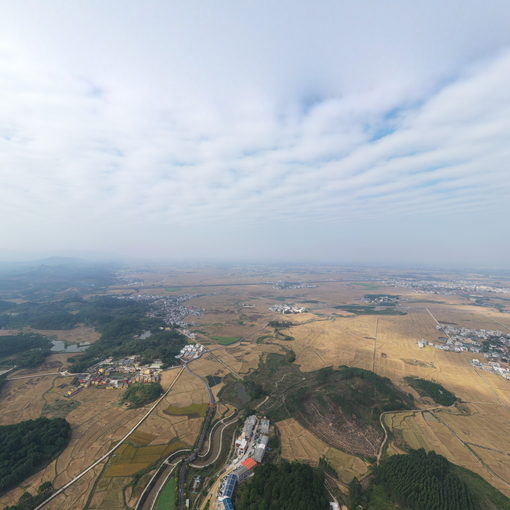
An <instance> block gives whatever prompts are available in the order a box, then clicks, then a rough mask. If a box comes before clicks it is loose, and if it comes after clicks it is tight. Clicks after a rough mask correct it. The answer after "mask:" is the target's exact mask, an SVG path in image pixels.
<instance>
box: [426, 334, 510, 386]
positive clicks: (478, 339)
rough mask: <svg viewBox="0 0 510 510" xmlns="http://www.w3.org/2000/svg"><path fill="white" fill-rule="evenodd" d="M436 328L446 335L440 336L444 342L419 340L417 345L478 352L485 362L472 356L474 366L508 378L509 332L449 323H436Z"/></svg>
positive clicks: (509, 356)
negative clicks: (464, 326)
mask: <svg viewBox="0 0 510 510" xmlns="http://www.w3.org/2000/svg"><path fill="white" fill-rule="evenodd" d="M436 328H437V329H438V330H439V331H441V332H443V333H445V335H446V336H445V337H443V338H440V340H442V341H443V342H444V343H434V342H427V341H426V340H420V341H419V342H418V347H420V348H421V349H422V348H424V347H425V346H427V345H428V346H431V347H434V348H436V349H439V350H442V351H451V352H476V353H480V354H481V355H483V358H485V360H486V362H482V361H481V360H480V359H478V358H474V359H473V360H472V361H471V364H472V365H473V366H474V367H476V368H479V369H481V370H485V371H487V372H492V373H493V374H496V375H499V376H501V377H504V378H505V379H507V380H510V364H509V361H510V334H508V333H503V332H502V331H497V330H489V329H470V328H463V327H457V326H452V325H450V324H438V325H437V326H436ZM480 357H481V356H480Z"/></svg>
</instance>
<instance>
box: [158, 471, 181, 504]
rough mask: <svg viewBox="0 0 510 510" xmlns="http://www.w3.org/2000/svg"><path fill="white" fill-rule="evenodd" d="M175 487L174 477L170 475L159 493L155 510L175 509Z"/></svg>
mask: <svg viewBox="0 0 510 510" xmlns="http://www.w3.org/2000/svg"><path fill="white" fill-rule="evenodd" d="M175 489H176V484H175V477H173V476H172V477H171V478H170V479H169V480H168V481H167V482H166V484H165V488H164V489H163V490H162V491H161V493H160V495H159V498H158V502H157V505H156V510H175Z"/></svg>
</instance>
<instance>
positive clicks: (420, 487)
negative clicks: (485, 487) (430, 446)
mask: <svg viewBox="0 0 510 510" xmlns="http://www.w3.org/2000/svg"><path fill="white" fill-rule="evenodd" d="M375 483H377V484H381V485H382V486H383V487H384V489H385V490H386V491H387V493H388V494H389V495H390V496H391V499H392V500H393V501H395V502H396V503H398V504H401V505H405V506H407V507H409V508H412V509H413V510H483V509H482V507H481V506H480V505H479V503H478V501H477V500H476V498H475V496H474V495H473V494H472V493H471V491H470V490H469V488H468V486H467V485H466V484H465V483H464V482H463V481H462V480H460V478H459V477H458V476H457V475H456V474H455V473H454V472H453V471H452V469H451V464H450V463H449V462H448V460H447V459H445V458H444V457H442V456H441V455H437V454H436V453H435V452H428V453H427V452H425V450H423V449H420V450H414V451H412V452H411V453H409V454H408V455H393V456H391V457H389V458H388V459H386V460H385V461H384V462H383V463H382V464H381V466H379V468H378V469H377V470H376V473H375Z"/></svg>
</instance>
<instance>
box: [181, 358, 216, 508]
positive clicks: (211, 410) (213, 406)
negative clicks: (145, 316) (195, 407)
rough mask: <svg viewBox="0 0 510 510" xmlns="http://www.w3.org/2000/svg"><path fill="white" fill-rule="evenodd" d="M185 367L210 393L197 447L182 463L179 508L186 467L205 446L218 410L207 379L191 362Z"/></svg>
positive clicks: (182, 497) (182, 506)
mask: <svg viewBox="0 0 510 510" xmlns="http://www.w3.org/2000/svg"><path fill="white" fill-rule="evenodd" d="M183 368H186V369H187V370H188V372H189V373H190V374H192V375H194V376H195V377H198V378H199V379H200V380H201V381H202V383H203V385H204V386H205V388H206V389H207V393H208V395H209V408H208V410H207V415H206V417H205V419H204V421H203V423H202V429H201V431H200V437H199V438H198V441H197V444H196V445H195V448H194V449H193V452H192V453H191V455H190V456H189V457H188V458H187V459H186V460H185V461H184V462H183V463H182V465H181V469H180V470H179V486H178V491H177V492H178V498H179V504H178V509H179V510H183V509H184V484H185V482H186V469H187V467H188V464H191V463H192V462H193V461H195V460H196V459H197V457H198V453H199V452H200V450H201V449H202V447H203V446H204V441H205V436H206V434H207V429H208V428H209V424H210V423H211V420H212V418H213V416H214V413H215V412H216V398H215V397H214V393H213V392H212V390H211V387H210V386H209V383H208V382H207V379H205V378H204V377H202V376H201V375H198V374H196V373H195V372H193V370H191V368H190V367H189V363H185V365H184V367H183Z"/></svg>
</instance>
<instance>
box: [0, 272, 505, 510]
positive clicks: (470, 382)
mask: <svg viewBox="0 0 510 510" xmlns="http://www.w3.org/2000/svg"><path fill="white" fill-rule="evenodd" d="M130 277H133V278H134V279H142V280H144V282H145V288H141V291H142V292H147V293H150V294H158V295H183V294H200V297H196V298H193V299H191V300H190V301H189V302H186V305H189V306H194V307H200V308H204V309H205V313H204V314H203V315H201V316H199V317H193V318H192V319H191V320H192V321H193V322H194V324H193V326H191V328H190V329H191V330H193V331H195V332H197V338H198V340H199V341H201V342H204V343H207V344H208V345H209V347H210V348H211V349H214V351H213V352H212V353H209V354H208V355H207V356H204V358H201V359H199V360H196V361H193V363H192V364H191V368H192V370H193V371H194V372H196V373H197V374H199V375H201V376H203V377H205V376H207V375H215V376H220V377H223V376H225V375H227V374H228V373H230V372H232V373H234V375H236V376H240V377H243V376H245V375H246V374H248V373H249V372H250V371H251V370H254V369H255V368H256V367H257V366H258V363H259V359H260V357H261V356H262V355H264V353H267V352H282V350H281V349H280V348H279V347H278V345H273V344H281V345H282V346H283V347H285V348H290V349H292V350H293V351H295V354H296V363H297V364H298V365H300V368H301V370H303V371H312V370H317V369H319V368H322V367H324V366H329V365H331V366H335V367H337V366H340V365H342V364H346V365H352V366H357V367H361V368H365V369H369V370H374V371H375V372H376V373H378V374H380V375H383V376H387V377H389V378H391V379H392V381H393V382H394V383H395V384H397V385H399V386H400V387H402V388H403V389H405V390H406V391H408V392H411V393H413V394H414V395H415V397H416V399H417V406H418V408H419V409H420V410H419V411H416V412H411V411H410V412H405V413H393V414H391V415H387V416H386V417H385V422H386V423H387V425H388V427H391V428H392V431H393V434H394V440H393V441H392V442H391V443H390V444H389V446H388V453H390V454H391V453H398V452H401V451H402V449H401V448H402V447H404V446H405V445H408V446H412V447H424V448H434V449H435V450H436V451H438V452H439V453H442V454H443V455H445V456H447V457H448V458H449V459H450V460H451V461H453V462H455V463H458V464H461V465H463V466H465V467H467V468H469V469H472V470H473V471H476V472H477V473H479V474H481V475H482V476H483V477H484V478H485V479H487V480H488V481H489V482H490V483H492V484H493V485H494V486H496V487H497V488H499V489H500V490H502V491H503V492H505V493H506V494H507V495H510V485H509V483H510V470H509V466H510V462H508V458H509V455H510V426H509V423H510V421H509V416H508V414H509V412H510V382H509V381H506V380H504V379H503V378H501V377H497V376H495V375H492V374H489V373H487V372H483V371H480V370H477V369H475V368H473V367H472V366H471V364H470V361H471V359H472V358H473V357H476V356H475V355H474V354H468V353H449V352H443V351H440V350H436V349H433V348H431V347H426V348H423V349H420V348H419V347H418V345H417V342H418V341H419V340H421V339H425V340H427V341H433V340H436V339H437V338H438V337H440V336H442V333H440V332H438V330H437V329H436V323H435V321H434V319H433V318H432V316H431V314H432V315H433V316H434V317H436V319H437V320H439V321H444V322H450V323H455V324H458V325H459V326H466V327H473V328H477V329H480V328H487V329H500V330H502V331H510V315H508V314H502V313H499V312H496V311H494V309H489V308H483V307H480V306H473V305H470V304H469V302H468V300H467V299H464V298H461V297H455V296H441V295H431V294H418V293H415V292H412V291H410V290H408V289H399V288H393V287H385V286H383V285H380V284H375V285H374V284H372V283H368V282H364V281H362V280H360V281H345V282H337V281H333V280H338V279H341V278H346V279H349V280H354V279H355V278H357V273H355V272H353V273H350V274H347V275H346V274H345V273H342V272H341V271H339V270H334V271H333V270H328V269H324V270H318V271H317V272H314V273H312V272H310V271H309V270H304V269H300V270H296V272H295V273H294V274H291V273H282V272H281V270H276V269H275V270H269V271H268V270H258V269H253V270H252V271H250V272H249V273H248V274H247V273H246V271H245V270H244V269H241V268H240V269H238V270H237V269H233V270H232V271H231V272H230V273H229V274H228V275H227V274H226V273H225V271H224V270H220V269H210V268H207V269H203V270H197V271H193V272H186V271H173V272H172V271H167V272H159V273H158V272H143V273H139V274H135V273H133V274H131V275H130ZM326 279H330V280H332V281H328V282H326V281H323V282H322V283H318V284H317V287H315V288H301V289H292V288H287V289H278V288H272V285H271V284H267V282H269V281H277V280H287V281H304V280H317V281H318V280H326ZM264 282H266V283H264ZM236 283H248V284H250V285H234V284H236ZM208 285H211V286H208ZM109 292H110V293H125V292H135V289H133V288H132V287H129V288H128V287H126V286H122V285H121V286H115V288H111V289H110V291H109ZM368 293H388V294H396V295H400V296H401V303H400V305H399V308H400V309H401V310H404V311H406V312H407V315H402V316H398V315H395V316H389V315H354V314H352V313H348V312H346V311H342V310H340V309H335V308H334V307H335V306H338V305H347V304H358V305H359V304H362V303H363V301H362V300H363V296H364V295H365V294H368ZM283 303H300V304H302V305H303V306H305V307H306V308H307V312H306V313H303V314H300V315H285V316H283V315H281V314H278V313H274V312H271V311H269V307H270V306H272V305H274V304H283ZM429 311H430V312H431V314H430V313H429ZM271 320H277V321H281V320H289V321H291V322H293V323H295V324H296V325H294V326H291V327H289V328H287V329H283V330H282V333H284V334H286V335H289V336H292V337H294V340H291V341H284V340H276V339H275V338H274V336H275V330H274V328H272V327H269V326H268V322H269V321H271ZM40 332H41V333H42V334H47V335H50V336H55V337H57V338H59V339H61V340H66V341H68V342H91V341H95V340H97V338H98V334H97V333H96V332H95V331H94V330H93V329H90V328H84V327H80V328H75V329H73V330H69V331H40ZM8 333H9V332H8V331H0V335H2V334H8ZM215 335H216V336H225V337H242V338H243V341H242V342H240V343H236V344H233V345H232V346H219V345H218V344H217V343H216V342H215V341H214V340H212V338H211V337H212V336H215ZM264 336H268V338H266V339H265V340H260V337H264ZM280 338H281V337H280ZM257 339H259V341H261V342H263V341H266V342H268V343H257ZM272 343H273V344H272ZM69 356H70V355H53V356H51V357H50V358H48V360H47V362H46V363H45V364H44V366H42V367H40V368H39V369H37V370H36V371H34V370H25V371H18V372H16V375H23V374H37V373H39V374H42V373H47V372H54V371H55V372H56V371H59V370H61V369H62V368H65V366H66V365H67V363H66V360H67V358H68V357H69ZM177 373H178V370H168V371H165V372H163V374H162V385H163V387H164V388H168V387H169V385H170V384H171V383H172V381H173V380H174V378H175V377H176V375H177ZM410 375H414V376H418V377H423V378H426V379H431V380H435V381H437V382H439V383H441V384H443V385H444V386H445V387H446V388H447V389H449V390H450V391H452V392H453V393H455V394H456V395H457V396H458V397H460V398H461V399H462V400H463V401H465V402H466V404H464V405H465V409H467V410H468V414H466V413H460V412H458V413H457V414H456V413H455V412H454V411H449V410H448V411H447V410H441V411H427V412H422V411H425V409H426V408H429V407H435V404H433V403H431V402H430V401H428V400H427V399H425V398H418V395H417V394H416V393H415V392H414V390H412V389H411V388H410V387H409V386H408V385H407V384H406V383H405V382H404V378H405V377H407V376H410ZM70 380H71V379H70V378H68V379H66V378H60V377H56V376H47V377H42V376H39V377H33V378H30V379H21V380H17V381H10V382H9V383H8V384H7V386H6V387H5V388H4V390H3V392H2V401H1V405H2V413H1V414H0V424H7V423H14V422H17V421H20V420H23V419H29V418H35V417H38V416H40V415H41V413H43V414H46V415H48V416H56V415H66V418H67V419H68V420H69V422H70V423H71V425H72V428H73V437H72V440H71V443H70V445H69V446H68V448H66V450H65V451H64V452H63V453H62V454H61V455H60V456H59V457H58V458H57V459H55V460H54V461H53V462H52V463H51V464H50V465H49V466H47V467H46V468H45V469H43V470H42V471H41V472H40V473H37V474H36V475H34V476H32V477H30V478H29V479H28V480H26V482H25V483H24V484H23V487H20V488H18V489H16V490H13V491H11V492H9V493H8V494H6V495H4V496H3V497H2V498H0V507H1V506H2V505H6V504H12V503H13V502H15V501H16V500H17V498H18V497H19V495H20V494H21V493H22V492H23V490H25V488H26V489H28V490H31V491H32V492H33V491H34V489H35V488H36V487H37V486H38V485H39V484H40V483H41V482H43V481H46V480H51V481H53V482H54V484H55V486H56V487H59V486H61V485H63V484H64V483H65V482H66V481H68V480H69V479H71V478H72V477H73V476H75V475H76V474H77V473H79V472H81V471H82V470H83V468H85V467H87V466H88V465H90V464H91V463H92V462H93V461H94V460H95V459H97V458H98V457H100V456H101V454H102V453H104V452H105V451H107V450H108V449H109V448H111V446H112V445H113V444H114V443H115V441H117V440H118V439H119V438H121V437H123V436H124V435H125V433H126V432H127V431H128V430H129V429H130V428H131V427H132V426H133V424H134V423H136V422H137V420H138V419H139V417H140V416H141V415H142V414H143V413H144V412H145V409H135V410H129V409H126V408H125V407H123V406H119V405H118V401H119V398H120V392H119V391H115V390H96V389H87V390H83V391H81V392H80V393H78V394H77V395H75V396H74V397H73V398H72V399H65V397H63V395H64V393H65V392H66V390H67V388H66V387H64V388H60V387H59V386H60V385H62V384H69V382H70ZM222 386H223V383H220V384H217V385H216V386H214V388H213V391H214V393H215V394H216V395H217V393H218V392H219V390H220V389H221V388H222ZM67 402H69V403H70V404H69V405H68V404H67ZM208 402H209V400H208V395H207V392H206V390H205V388H204V386H203V384H202V382H201V381H200V380H199V379H198V378H196V377H194V376H193V375H192V374H190V373H188V372H187V371H184V372H183V373H182V375H181V377H180V379H179V381H178V382H177V383H176V385H175V387H174V388H173V390H172V391H171V392H170V394H169V395H168V396H167V397H166V398H165V399H164V400H163V402H161V404H160V406H158V408H157V409H156V410H155V411H154V413H153V414H152V415H151V416H150V418H149V419H147V421H146V422H144V423H143V424H142V426H140V427H139V428H138V429H137V430H136V432H134V433H133V434H131V436H130V437H129V438H128V440H127V441H126V443H125V444H124V445H123V446H122V449H121V450H119V451H117V454H116V456H115V457H112V459H111V460H110V461H109V462H107V463H104V464H103V465H100V466H97V467H96V469H95V470H93V472H91V473H89V474H88V475H87V476H85V477H84V478H83V479H82V480H80V481H79V482H78V483H76V484H74V485H73V486H72V487H71V488H69V489H68V490H67V491H66V493H65V494H63V495H61V496H59V497H58V498H56V499H55V501H54V502H52V503H51V504H50V505H48V507H47V508H48V509H50V510H51V509H55V510H57V509H58V510H62V509H63V508H76V509H81V508H84V506H85V504H86V502H87V500H88V499H89V498H90V502H89V506H88V508H91V509H94V510H108V509H122V508H127V506H126V505H130V506H133V504H134V502H135V501H136V497H135V496H136V494H139V492H135V496H134V495H133V491H132V488H131V486H130V484H131V483H132V481H133V474H134V473H135V472H136V471H138V470H140V469H143V468H146V467H147V466H149V465H151V464H152V463H154V462H155V461H156V460H157V459H158V458H161V457H164V456H166V455H168V452H169V451H172V448H174V447H176V445H179V447H182V446H183V445H192V444H193V443H194V441H195V439H196V437H197V435H198V433H199V430H200V426H201V423H202V419H203V418H202V416H203V412H204V410H205V409H206V408H207V405H208ZM220 409H221V411H220ZM165 411H167V412H165ZM168 411H170V412H168ZM225 411H226V409H225V408H224V407H222V406H221V405H220V406H218V410H217V415H216V418H218V417H219V416H221V412H225ZM227 412H229V411H227ZM278 427H279V429H280V433H281V439H282V449H283V455H284V457H285V458H288V459H297V460H302V461H306V462H311V463H317V462H318V460H319V457H320V456H321V455H324V456H326V458H327V459H328V461H329V462H330V463H331V464H332V465H333V466H334V467H335V468H336V469H337V471H338V472H339V475H340V478H341V482H342V483H343V484H345V483H348V482H349V481H350V480H351V479H352V477H353V476H358V477H362V476H363V475H364V474H365V473H366V472H367V464H366V463H365V462H364V461H362V460H361V459H359V458H357V457H354V456H352V455H348V454H346V453H344V452H341V451H339V450H337V449H334V448H331V447H330V446H328V445H327V444H326V443H324V442H323V441H321V440H320V439H318V438H317V437H316V436H314V435H313V434H312V433H311V432H310V431H308V430H306V429H304V428H303V427H302V426H301V425H300V424H299V423H298V422H296V421H295V420H293V419H288V420H284V421H282V422H279V423H278ZM138 489H139V488H138ZM138 489H137V490H138Z"/></svg>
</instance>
